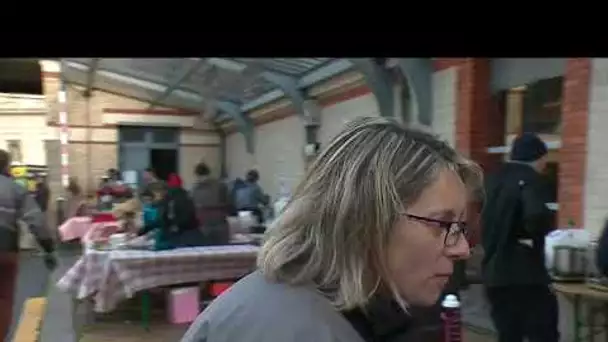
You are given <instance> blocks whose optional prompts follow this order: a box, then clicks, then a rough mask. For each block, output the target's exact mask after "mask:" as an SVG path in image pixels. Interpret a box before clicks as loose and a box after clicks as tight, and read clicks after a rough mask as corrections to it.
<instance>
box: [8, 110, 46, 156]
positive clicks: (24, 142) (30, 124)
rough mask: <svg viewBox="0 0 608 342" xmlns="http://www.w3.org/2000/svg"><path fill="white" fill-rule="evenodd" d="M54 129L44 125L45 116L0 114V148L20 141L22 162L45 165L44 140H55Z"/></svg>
mask: <svg viewBox="0 0 608 342" xmlns="http://www.w3.org/2000/svg"><path fill="white" fill-rule="evenodd" d="M56 134H57V132H56V129H53V128H49V127H47V125H46V115H45V114H17V115H14V114H0V148H1V149H7V147H8V146H7V141H9V140H19V141H21V154H22V157H23V160H22V162H23V163H25V164H36V165H46V151H45V146H44V141H45V140H50V139H57V136H56Z"/></svg>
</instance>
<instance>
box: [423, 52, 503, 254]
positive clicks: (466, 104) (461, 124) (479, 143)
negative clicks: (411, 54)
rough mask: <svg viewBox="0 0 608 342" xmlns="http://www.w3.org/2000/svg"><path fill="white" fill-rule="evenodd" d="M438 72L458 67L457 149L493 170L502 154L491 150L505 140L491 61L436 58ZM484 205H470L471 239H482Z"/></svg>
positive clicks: (483, 166) (486, 170)
mask: <svg viewBox="0 0 608 342" xmlns="http://www.w3.org/2000/svg"><path fill="white" fill-rule="evenodd" d="M434 68H435V71H443V70H446V69H451V68H454V69H455V70H456V72H457V82H456V113H455V114H456V118H455V123H456V137H455V145H456V149H457V150H458V151H459V152H461V153H463V154H465V155H467V156H469V157H470V158H472V159H473V160H475V161H476V162H477V163H479V164H480V165H481V166H482V168H483V169H484V171H485V172H491V171H493V170H494V169H495V168H496V166H497V165H499V163H500V156H498V155H492V154H489V153H488V152H487V148H488V147H490V146H497V145H502V144H503V143H504V122H505V120H504V117H503V115H502V112H501V111H500V110H499V103H498V100H497V99H494V98H493V97H492V96H491V93H490V61H489V60H488V59H482V58H446V59H437V60H435V61H434ZM479 209H480V204H479V203H473V204H472V206H471V208H470V215H469V223H470V225H471V226H472V227H473V229H472V232H471V233H472V237H471V240H472V242H473V243H476V242H477V240H478V234H479V230H478V229H479V226H478V224H477V222H478V219H479V218H478V215H476V214H477V213H478V212H479Z"/></svg>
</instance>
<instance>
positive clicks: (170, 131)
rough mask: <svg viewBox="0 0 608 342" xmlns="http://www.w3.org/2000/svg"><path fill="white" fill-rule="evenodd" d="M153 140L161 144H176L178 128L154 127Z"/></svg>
mask: <svg viewBox="0 0 608 342" xmlns="http://www.w3.org/2000/svg"><path fill="white" fill-rule="evenodd" d="M151 131H152V142H154V143H160V144H174V143H177V142H178V132H179V130H178V129H176V128H168V127H167V128H165V127H159V128H156V127H155V128H152V129H151Z"/></svg>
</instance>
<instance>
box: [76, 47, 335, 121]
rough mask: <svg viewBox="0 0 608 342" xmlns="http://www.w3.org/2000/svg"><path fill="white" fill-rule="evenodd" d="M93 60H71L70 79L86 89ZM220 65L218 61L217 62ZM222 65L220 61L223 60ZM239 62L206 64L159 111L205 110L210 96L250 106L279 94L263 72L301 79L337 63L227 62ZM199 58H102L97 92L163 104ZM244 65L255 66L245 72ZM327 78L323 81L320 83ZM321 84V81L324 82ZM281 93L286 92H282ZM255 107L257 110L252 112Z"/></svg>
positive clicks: (322, 60)
mask: <svg viewBox="0 0 608 342" xmlns="http://www.w3.org/2000/svg"><path fill="white" fill-rule="evenodd" d="M92 60H93V59H92V58H70V59H64V61H68V62H71V63H72V64H71V65H68V69H67V70H66V75H68V80H69V81H71V82H74V83H78V84H82V85H84V84H86V82H87V80H88V76H89V73H88V68H89V67H90V66H91V65H92V64H91V62H92ZM214 60H215V59H214ZM218 60H220V59H218ZM221 60H226V61H233V63H237V67H234V66H231V67H227V66H222V65H217V64H215V63H211V61H209V63H203V64H202V65H199V66H200V68H199V69H198V70H197V71H195V72H193V73H192V74H191V75H190V77H189V78H188V79H186V80H185V81H183V82H182V83H180V84H179V85H178V86H177V87H176V88H175V89H173V92H172V93H171V94H170V95H169V96H166V98H165V99H164V100H162V103H158V104H157V105H159V106H176V107H181V108H192V109H195V110H198V109H200V107H201V106H202V105H203V103H202V102H203V98H204V97H212V96H214V94H217V96H220V97H222V99H226V100H229V101H233V102H237V103H241V104H243V105H244V106H245V107H247V106H248V105H249V104H251V106H254V107H255V106H256V105H254V103H255V102H256V101H257V100H260V101H262V100H261V99H262V98H264V96H266V95H268V94H271V93H272V92H273V91H276V90H277V89H278V87H277V86H276V85H275V84H273V83H272V82H269V81H267V80H265V79H264V78H263V77H261V76H260V73H261V72H264V71H273V72H276V73H281V74H285V75H289V76H292V77H294V78H296V79H298V78H301V77H303V76H305V75H310V74H311V72H314V71H315V70H317V69H319V68H323V67H325V66H327V65H328V63H330V62H331V61H335V60H337V59H334V58H232V59H228V58H224V59H221ZM199 61H200V59H197V58H139V59H137V58H106V59H100V61H99V65H98V69H97V71H98V72H97V75H96V77H95V84H94V87H95V88H97V89H101V90H105V91H109V92H113V93H119V94H124V95H126V96H129V97H134V98H138V99H140V100H142V101H157V100H158V99H159V98H161V95H163V94H164V93H165V91H166V89H167V87H169V86H172V85H174V84H175V82H176V81H177V80H179V79H182V78H183V77H184V75H185V74H186V73H187V72H188V71H189V70H191V69H192V67H193V66H194V65H196V64H197V62H199ZM238 63H241V64H242V65H246V66H250V68H244V69H239V68H238ZM320 79H322V78H319V79H318V80H320ZM318 80H317V81H315V82H318ZM279 94H280V93H279ZM251 108H253V107H251Z"/></svg>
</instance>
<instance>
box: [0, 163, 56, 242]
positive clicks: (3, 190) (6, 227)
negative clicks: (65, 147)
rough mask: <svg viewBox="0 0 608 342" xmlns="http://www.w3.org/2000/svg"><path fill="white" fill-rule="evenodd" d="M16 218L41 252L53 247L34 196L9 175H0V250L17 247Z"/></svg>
mask: <svg viewBox="0 0 608 342" xmlns="http://www.w3.org/2000/svg"><path fill="white" fill-rule="evenodd" d="M19 221H23V222H24V223H25V224H26V225H27V226H28V228H29V229H30V231H31V232H32V234H33V235H34V236H35V237H36V239H37V240H38V242H39V243H40V245H41V246H42V248H43V249H44V250H45V251H47V252H50V251H51V250H52V249H53V240H52V238H51V233H50V231H49V230H48V227H47V224H46V217H45V215H44V213H43V212H42V211H41V210H40V207H39V206H38V204H37V203H36V200H35V199H34V196H32V195H30V194H29V193H28V191H27V189H26V188H25V187H23V186H21V185H19V184H17V183H16V182H15V181H14V180H13V179H12V178H10V177H7V176H5V175H0V252H7V251H8V252H16V251H18V250H19V235H20V234H19V233H20V231H19V224H18V222H19Z"/></svg>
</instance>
